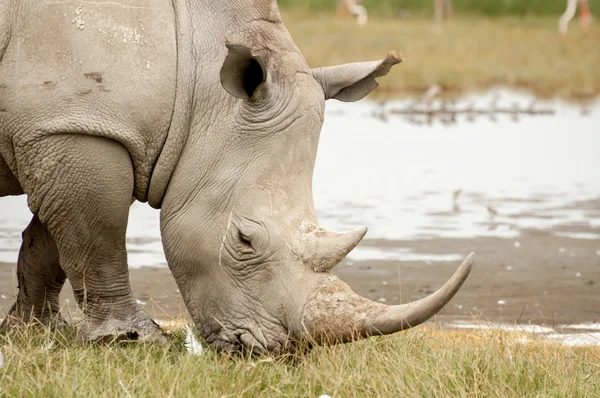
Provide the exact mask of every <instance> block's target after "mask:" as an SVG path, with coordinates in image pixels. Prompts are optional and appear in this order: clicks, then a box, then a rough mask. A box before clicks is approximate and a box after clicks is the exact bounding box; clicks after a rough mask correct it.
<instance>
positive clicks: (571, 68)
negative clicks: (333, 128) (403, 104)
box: [283, 10, 600, 98]
mask: <svg viewBox="0 0 600 398" xmlns="http://www.w3.org/2000/svg"><path fill="white" fill-rule="evenodd" d="M283 18H284V22H285V24H286V26H287V27H288V29H289V31H290V33H291V34H292V37H293V38H294V40H295V41H296V44H297V45H298V47H299V48H300V49H301V50H302V52H303V54H304V56H305V57H306V59H307V61H308V63H309V65H310V66H312V67H315V66H322V65H332V64H338V63H345V62H353V61H358V60H372V59H381V57H383V56H384V55H385V54H386V53H387V52H388V51H390V50H399V51H401V52H402V53H404V55H405V62H404V63H403V64H402V65H400V66H399V67H398V68H397V69H395V70H394V72H392V73H391V74H390V75H389V76H387V77H385V78H382V79H381V90H380V93H381V92H392V93H393V94H413V93H415V92H422V91H424V90H426V89H427V88H428V87H429V86H430V85H432V84H439V85H441V86H442V87H444V88H446V89H448V90H447V91H449V92H455V93H460V92H464V91H474V90H482V89H486V88H489V87H490V86H492V85H498V84H501V85H506V86H510V87H515V88H527V89H530V90H532V91H534V92H535V93H536V94H538V95H542V96H549V95H562V96H567V97H570V98H577V97H590V96H594V95H597V94H599V93H600V24H598V23H596V24H595V25H593V26H592V28H591V29H590V30H588V31H582V30H581V29H580V28H579V26H578V25H577V23H576V21H573V23H572V24H571V31H570V32H569V34H568V35H567V36H566V37H562V36H560V35H559V33H558V31H557V27H556V25H557V20H556V19H554V18H551V19H549V18H498V19H491V18H484V17H480V18H477V17H466V18H456V19H454V20H452V21H450V22H448V23H447V24H446V25H445V27H444V31H443V32H442V33H436V32H435V31H434V30H433V25H432V23H431V21H430V20H397V19H381V18H379V19H377V18H371V19H370V20H369V24H368V25H367V26H366V27H359V26H357V25H356V24H355V23H354V22H353V21H351V20H350V21H340V20H337V21H336V20H335V17H334V16H333V15H330V14H317V15H315V14H307V13H303V12H301V11H285V10H284V11H283Z"/></svg>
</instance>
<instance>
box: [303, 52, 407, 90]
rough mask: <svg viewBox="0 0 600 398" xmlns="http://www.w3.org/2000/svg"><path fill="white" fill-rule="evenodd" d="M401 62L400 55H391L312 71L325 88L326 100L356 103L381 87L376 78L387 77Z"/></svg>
mask: <svg viewBox="0 0 600 398" xmlns="http://www.w3.org/2000/svg"><path fill="white" fill-rule="evenodd" d="M400 62H402V59H401V58H400V56H399V55H396V54H393V53H389V54H388V55H387V56H386V57H385V59H384V60H382V61H373V62H356V63H353V64H345V65H338V66H328V67H325V68H317V69H313V70H312V75H313V76H314V78H315V80H316V81H317V82H319V84H321V86H322V87H323V91H324V92H325V99H331V98H335V99H337V100H340V101H344V102H354V101H358V100H359V99H362V98H364V97H366V96H367V95H368V94H369V93H370V92H371V91H373V90H374V89H375V88H376V87H377V86H378V85H379V83H377V81H376V80H375V78H377V77H381V76H385V75H387V74H388V72H389V71H390V69H392V66H394V65H396V64H399V63H400Z"/></svg>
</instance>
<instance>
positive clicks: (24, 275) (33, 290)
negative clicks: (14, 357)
mask: <svg viewBox="0 0 600 398" xmlns="http://www.w3.org/2000/svg"><path fill="white" fill-rule="evenodd" d="M17 279H18V281H19V294H18V295H17V301H16V302H15V304H14V305H13V306H12V308H11V309H10V311H9V313H8V316H7V318H6V320H5V322H4V323H7V322H8V321H9V320H15V319H16V320H19V321H22V322H31V321H34V320H38V321H41V322H42V323H44V324H46V323H49V322H50V321H52V320H55V319H56V320H57V321H58V322H59V323H62V322H63V321H62V319H61V317H60V308H59V305H58V298H59V295H60V291H61V290H62V287H63V285H64V283H65V279H66V276H65V273H64V272H63V270H62V268H61V267H60V264H59V261H58V248H57V247H56V243H55V242H54V239H52V236H50V233H49V232H48V229H46V227H45V226H44V225H43V224H42V223H41V221H40V219H39V218H38V217H37V216H33V218H32V219H31V222H30V223H29V226H28V227H27V228H26V229H25V231H23V243H22V244H21V250H20V251H19V260H18V262H17Z"/></svg>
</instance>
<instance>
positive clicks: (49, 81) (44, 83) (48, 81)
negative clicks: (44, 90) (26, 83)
mask: <svg viewBox="0 0 600 398" xmlns="http://www.w3.org/2000/svg"><path fill="white" fill-rule="evenodd" d="M51 84H56V82H53V81H52V80H46V81H45V82H43V83H42V85H43V86H49V85H51Z"/></svg>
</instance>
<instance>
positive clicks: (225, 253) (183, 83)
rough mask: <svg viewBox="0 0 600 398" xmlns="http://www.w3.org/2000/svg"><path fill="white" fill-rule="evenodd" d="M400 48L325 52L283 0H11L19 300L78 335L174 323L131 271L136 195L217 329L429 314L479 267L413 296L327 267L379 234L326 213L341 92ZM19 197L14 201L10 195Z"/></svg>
mask: <svg viewBox="0 0 600 398" xmlns="http://www.w3.org/2000/svg"><path fill="white" fill-rule="evenodd" d="M399 62H400V59H399V58H398V57H397V56H395V55H393V54H390V55H388V56H387V57H386V58H385V59H383V60H382V61H376V62H364V63H353V64H348V65H341V66H334V67H325V68H319V69H310V68H309V67H308V65H307V63H306V61H305V59H304V58H303V56H302V54H301V53H300V51H299V50H298V48H297V47H296V46H295V44H294V42H293V40H292V38H291V37H290V35H289V33H288V31H287V30H286V28H285V26H284V25H283V23H282V22H281V17H280V14H279V11H278V8H277V4H276V2H275V1H274V0H227V1H222V0H211V1H203V0H188V1H184V0H171V1H164V0H118V1H114V0H113V1H104V0H95V1H93V2H91V1H90V2H87V1H81V0H77V1H69V0H61V1H56V0H0V197H2V196H6V195H21V194H26V195H27V196H28V204H29V208H30V209H31V211H32V212H33V214H34V215H35V216H34V217H33V219H32V221H31V223H30V224H29V226H28V227H27V229H26V230H25V231H24V232H23V244H22V247H21V251H20V254H19V260H18V270H17V271H18V281H19V294H18V298H17V301H16V303H15V305H14V306H13V307H12V310H11V315H12V316H13V317H16V318H20V319H22V320H24V321H29V320H31V319H32V318H36V319H41V320H46V321H47V320H48V319H49V318H50V317H57V318H58V320H60V316H59V314H58V312H59V308H58V295H59V292H60V290H61V288H62V286H63V283H64V282H65V279H66V278H68V279H69V280H70V282H71V284H72V286H73V291H74V293H75V297H76V298H77V300H78V303H79V306H80V307H81V309H82V310H83V312H84V314H85V316H86V322H83V323H82V326H81V330H80V335H81V336H82V337H83V338H84V339H88V340H97V339H101V338H104V337H107V336H117V337H118V336H127V337H128V338H131V337H137V338H139V339H141V340H150V341H151V340H162V339H164V337H163V334H162V332H161V330H160V328H159V327H158V326H157V325H156V324H155V323H154V322H153V321H152V320H151V319H150V318H149V316H148V315H147V314H146V313H145V312H144V311H143V310H142V309H141V308H139V307H138V305H137V304H136V301H135V299H134V297H133V295H132V293H131V287H130V284H129V275H128V270H127V253H126V248H125V230H126V227H127V219H128V213H129V207H130V204H131V203H132V197H133V198H134V199H135V200H138V201H141V202H148V203H149V204H150V205H151V206H152V207H154V208H157V209H158V208H160V209H161V233H162V240H163V245H164V250H165V254H166V258H167V260H168V263H169V267H170V269H171V271H172V274H173V276H174V278H175V280H176V282H177V284H178V286H179V289H180V291H181V294H182V296H183V298H184V301H185V304H186V306H187V309H188V311H189V313H190V315H191V317H192V319H193V320H194V322H195V324H196V326H197V328H198V330H199V332H200V334H201V335H202V336H203V337H204V339H206V341H207V342H208V343H210V344H213V345H215V346H216V347H218V348H221V349H226V350H235V349H240V348H242V347H248V348H251V349H254V350H256V351H283V350H287V349H289V347H293V344H288V343H289V342H295V341H299V340H301V339H303V338H309V339H311V341H313V342H316V343H321V342H324V341H325V340H328V341H335V342H343V341H349V340H352V339H355V338H361V337H366V336H370V335H375V334H389V333H394V332H397V331H400V330H403V329H406V328H409V327H412V326H415V325H417V324H419V323H421V322H423V321H425V320H427V319H428V318H430V317H431V316H433V315H434V314H435V313H436V312H438V311H439V310H440V309H441V308H442V307H443V306H444V305H445V304H446V303H447V302H448V301H449V300H450V299H451V298H452V296H453V295H454V294H455V293H456V292H457V291H458V289H459V288H460V286H461V285H462V283H463V282H464V280H465V279H466V277H467V276H468V274H469V272H470V269H471V266H472V263H473V255H471V256H469V257H468V258H467V259H466V260H465V262H464V263H463V265H462V266H461V267H460V268H459V270H458V271H457V273H456V274H455V275H454V276H453V277H452V279H451V280H450V281H449V282H447V283H446V285H444V286H443V287H442V288H441V289H440V290H439V291H438V292H436V293H434V294H433V295H431V296H429V297H427V298H424V299H422V300H420V301H417V302H414V303H411V304H407V305H400V306H389V307H388V306H385V305H382V304H378V303H374V302H371V301H369V300H367V299H364V298H362V297H360V296H358V295H356V294H355V293H353V292H352V291H351V290H350V288H349V287H348V286H347V285H346V284H344V283H343V282H341V281H340V280H339V279H337V278H336V277H334V276H332V275H331V274H329V271H330V270H331V269H332V268H333V267H334V266H335V265H336V264H338V263H339V262H340V261H341V260H342V259H343V258H344V257H345V256H346V254H347V253H348V252H349V251H350V250H352V249H353V248H354V247H355V246H356V245H357V244H358V243H359V242H360V240H361V239H362V238H363V236H364V235H365V233H366V229H360V230H357V231H354V232H349V233H346V234H338V233H331V232H327V231H326V230H324V229H322V228H321V227H319V223H318V221H317V217H316V216H315V210H314V205H313V198H312V174H313V167H314V163H315V156H316V153H317V144H318V142H319V134H320V131H321V126H322V124H323V114H324V106H325V100H327V99H337V100H341V101H355V100H358V99H361V98H363V97H364V96H366V95H367V94H368V93H369V92H371V91H372V90H373V89H374V88H375V87H376V86H377V82H376V81H375V78H377V77H380V76H384V75H386V74H387V73H388V72H389V70H390V69H391V68H392V66H393V65H395V64H398V63H399ZM3 211H5V210H3Z"/></svg>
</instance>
